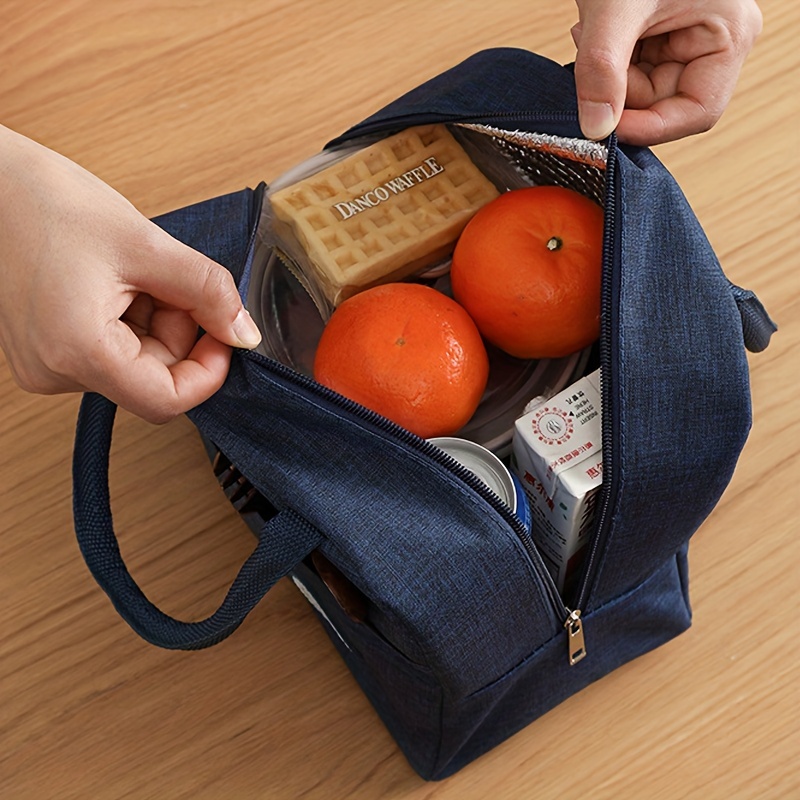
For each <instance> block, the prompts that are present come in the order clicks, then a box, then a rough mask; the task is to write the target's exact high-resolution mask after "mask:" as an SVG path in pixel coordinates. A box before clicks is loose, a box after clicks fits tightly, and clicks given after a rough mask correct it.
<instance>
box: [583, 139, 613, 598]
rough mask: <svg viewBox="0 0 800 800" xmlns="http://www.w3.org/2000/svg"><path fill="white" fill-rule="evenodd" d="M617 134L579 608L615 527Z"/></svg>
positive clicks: (609, 186) (609, 174)
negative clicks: (596, 436)
mask: <svg viewBox="0 0 800 800" xmlns="http://www.w3.org/2000/svg"><path fill="white" fill-rule="evenodd" d="M616 170H617V137H616V134H613V133H612V134H611V137H610V139H609V142H608V161H607V162H606V196H605V211H606V213H605V224H604V228H603V282H602V288H601V299H600V309H601V312H600V314H601V319H600V342H599V349H600V407H601V418H602V420H603V425H602V433H601V439H602V446H603V484H602V487H601V489H600V492H601V496H600V507H599V511H598V514H597V519H596V520H595V524H594V532H593V535H592V539H591V545H590V549H589V552H588V553H587V555H586V560H585V562H584V565H583V574H582V576H581V581H580V584H579V588H578V593H577V595H576V598H575V605H576V607H577V608H585V607H586V603H587V601H588V599H589V592H590V590H591V587H592V584H593V582H594V578H595V574H596V572H597V566H598V556H599V555H600V553H601V551H602V549H603V548H604V547H605V543H606V539H607V538H608V533H609V529H610V527H611V507H612V501H613V499H614V497H615V496H616V492H617V475H616V464H615V461H614V453H615V452H616V436H615V431H618V430H619V421H618V420H617V419H616V418H615V417H614V416H613V415H614V414H615V413H616V407H615V405H614V403H613V390H614V387H615V386H617V385H618V383H617V360H616V358H615V357H614V351H613V347H612V330H613V328H614V327H616V325H617V319H618V316H619V270H617V269H615V268H614V257H615V254H616V253H619V252H621V248H620V242H619V236H620V231H619V229H618V226H617V224H616V220H617V216H618V214H619V212H620V211H621V209H620V208H619V200H620V194H619V192H618V191H617V181H616Z"/></svg>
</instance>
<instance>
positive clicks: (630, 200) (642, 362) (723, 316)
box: [590, 150, 751, 608]
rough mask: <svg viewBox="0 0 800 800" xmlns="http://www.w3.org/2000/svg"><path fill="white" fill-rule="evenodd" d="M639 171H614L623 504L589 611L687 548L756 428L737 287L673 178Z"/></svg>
mask: <svg viewBox="0 0 800 800" xmlns="http://www.w3.org/2000/svg"><path fill="white" fill-rule="evenodd" d="M632 159H633V160H632ZM632 159H629V158H626V157H624V155H622V154H621V155H620V158H619V159H618V164H619V169H620V172H619V186H618V193H620V195H619V196H620V199H621V209H620V211H621V213H620V215H619V219H618V224H621V263H620V264H619V316H618V327H617V329H616V330H614V331H612V336H613V340H614V342H615V345H616V347H615V348H614V359H615V362H614V369H613V378H612V384H613V385H612V387H611V391H612V392H613V407H614V415H613V416H614V420H613V424H614V426H615V428H616V429H615V430H614V433H613V438H614V443H615V448H614V452H613V454H612V455H613V459H614V461H615V463H616V467H617V477H618V483H617V486H618V492H617V495H616V503H615V507H614V509H613V518H612V525H611V528H610V533H609V535H608V537H607V539H606V545H605V549H604V553H603V554H602V560H601V561H600V562H599V565H598V571H597V573H596V575H595V582H594V587H593V592H592V595H591V599H590V608H593V607H596V606H598V605H600V604H602V603H604V602H607V600H608V599H609V598H611V597H614V596H616V595H618V594H619V593H620V592H622V591H625V590H626V589H627V588H628V587H630V586H633V585H636V584H637V583H639V582H641V581H642V580H643V579H644V578H645V577H646V576H647V575H648V574H649V573H650V572H651V571H652V570H653V568H654V567H655V565H657V564H659V563H661V562H663V560H664V559H665V558H666V557H667V556H668V554H669V553H674V552H675V551H676V550H677V549H678V548H679V547H681V545H682V544H683V543H685V542H686V541H687V540H688V538H689V537H690V536H691V535H692V533H694V531H695V530H696V529H697V528H698V527H699V525H700V524H701V523H702V522H703V520H704V519H705V518H706V517H707V515H708V514H709V513H710V512H711V510H712V509H713V507H714V506H715V505H716V503H717V501H718V500H719V497H720V495H721V494H722V492H723V490H724V489H725V487H726V486H727V485H728V482H729V481H730V478H731V475H732V473H733V469H734V467H735V465H736V461H737V459H738V457H739V453H740V452H741V449H742V447H743V446H744V443H745V440H746V438H747V434H748V431H749V429H750V422H751V412H750V391H749V373H748V366H747V359H746V356H745V350H744V344H743V336H742V325H741V318H740V316H739V313H738V310H737V308H736V303H735V300H734V298H733V297H732V294H731V292H730V288H729V287H730V284H729V283H728V281H727V279H726V278H725V276H724V274H723V272H722V270H721V268H720V266H719V263H718V261H717V259H716V256H715V255H714V252H713V250H712V249H711V246H710V244H709V242H708V240H707V239H706V237H705V234H704V233H703V231H702V229H701V227H700V224H699V222H698V221H697V219H696V217H695V215H694V213H693V212H692V210H691V208H690V207H689V204H688V202H687V201H686V199H685V198H684V196H683V194H682V193H681V191H680V189H679V188H678V186H677V185H676V184H675V182H674V180H673V179H672V177H671V176H670V175H669V173H668V172H667V171H666V170H665V169H664V168H663V167H662V166H661V164H660V163H659V162H658V161H657V159H656V158H655V156H653V155H652V153H650V152H649V151H645V150H636V151H633V152H632Z"/></svg>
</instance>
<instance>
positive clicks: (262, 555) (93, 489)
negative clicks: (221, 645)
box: [73, 394, 323, 650]
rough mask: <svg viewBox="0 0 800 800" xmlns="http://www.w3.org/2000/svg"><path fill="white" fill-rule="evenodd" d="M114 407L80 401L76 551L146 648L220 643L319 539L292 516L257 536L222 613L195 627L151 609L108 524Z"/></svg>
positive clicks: (284, 515) (94, 398) (88, 398)
mask: <svg viewBox="0 0 800 800" xmlns="http://www.w3.org/2000/svg"><path fill="white" fill-rule="evenodd" d="M116 410H117V407H116V405H115V404H114V403H112V402H111V401H110V400H107V399H106V398H105V397H102V396H101V395H98V394H86V395H84V398H83V401H82V403H81V408H80V413H79V415H78V427H77V432H76V440H75V451H74V457H73V511H74V518H75V531H76V534H77V538H78V544H79V546H80V549H81V553H82V554H83V557H84V560H85V561H86V564H87V566H88V567H89V570H90V571H91V573H92V575H93V576H94V578H95V580H96V581H97V582H98V583H99V584H100V587H101V588H102V589H103V590H104V591H105V592H106V594H107V595H108V596H109V597H110V598H111V601H112V603H113V604H114V606H115V607H116V609H117V611H118V612H119V614H120V616H122V618H123V619H124V620H125V621H126V622H127V623H128V624H129V625H130V626H131V627H132V628H133V629H134V630H135V631H136V633H138V634H139V635H140V636H141V637H143V638H144V639H146V640H147V641H148V642H150V643H151V644H155V645H158V646H159V647H164V648H167V649H171V650H199V649H201V648H203V647H209V646H210V645H213V644H217V643H218V642H221V641H222V640H223V639H225V638H226V637H228V636H230V634H231V633H233V632H234V631H235V630H236V628H238V627H239V625H241V623H242V622H243V621H244V618H245V617H246V616H247V615H248V614H249V613H250V611H252V610H253V608H254V607H255V606H256V604H257V603H258V601H259V600H261V598H262V597H263V596H264V595H265V594H266V593H267V592H268V591H269V589H270V588H272V586H273V585H274V584H275V583H277V581H278V580H279V579H280V578H282V577H283V576H284V575H286V574H287V573H288V572H289V571H290V570H291V569H292V568H293V567H294V566H296V565H297V564H298V563H299V562H300V561H301V560H302V559H303V558H305V557H306V556H307V555H308V554H309V553H310V552H311V551H312V550H314V549H315V548H316V547H317V546H318V545H319V544H320V543H321V541H322V539H323V537H322V534H321V533H320V532H319V531H318V530H317V529H316V528H314V527H313V526H312V525H310V524H309V523H308V522H307V521H306V520H305V519H303V518H302V517H301V516H299V515H298V514H296V513H295V512H294V511H292V510H290V509H286V510H283V511H280V512H279V513H278V514H277V515H276V516H274V517H272V518H271V519H270V520H268V521H267V522H266V523H265V525H264V527H263V528H262V530H261V532H260V535H259V540H258V544H257V545H256V548H255V550H254V551H253V552H252V554H251V555H250V556H249V557H248V559H247V560H246V561H245V563H244V564H243V565H242V568H241V570H240V571H239V574H238V575H237V576H236V578H235V579H234V581H233V583H232V585H231V587H230V589H229V590H228V593H227V595H226V597H225V599H224V600H223V601H222V604H221V605H220V607H219V608H218V609H217V611H215V612H214V613H213V614H212V615H211V616H210V617H208V618H207V619H204V620H202V621H200V622H182V621H180V620H177V619H175V618H173V617H170V616H168V615H167V614H165V613H163V612H162V611H161V610H159V609H158V608H157V607H156V606H154V605H153V604H152V603H151V602H150V601H149V600H148V599H147V597H146V596H145V595H144V593H143V592H142V590H141V589H140V588H139V586H138V585H137V583H136V581H135V580H134V579H133V578H132V577H131V574H130V573H129V572H128V568H127V567H126V566H125V562H124V561H123V559H122V555H121V553H120V550H119V544H118V541H117V537H116V535H115V533H114V526H113V520H112V517H111V504H110V498H109V489H108V464H109V456H110V452H111V433H112V429H113V427H114V417H115V414H116Z"/></svg>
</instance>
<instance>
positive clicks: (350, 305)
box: [314, 283, 489, 438]
mask: <svg viewBox="0 0 800 800" xmlns="http://www.w3.org/2000/svg"><path fill="white" fill-rule="evenodd" d="M488 376H489V359H488V356H487V355H486V348H485V347H484V346H483V340H482V339H481V335H480V333H479V332H478V329H477V328H476V327H475V323H474V322H473V321H472V320H471V319H470V317H469V315H468V314H467V312H466V311H464V309H463V308H461V306H460V305H458V303H456V302H455V301H454V300H452V299H450V298H449V297H447V296H446V295H443V294H441V293H440V292H437V291H436V290H435V289H431V288H430V287H428V286H421V285H419V284H413V283H388V284H385V285H383V286H376V287H374V288H372V289H367V290H366V291H364V292H361V293H359V294H357V295H354V296H353V297H350V298H349V299H347V300H345V301H344V302H343V303H341V305H339V306H338V307H337V308H336V310H335V311H334V312H333V314H332V315H331V318H330V320H329V321H328V324H327V325H326V326H325V329H324V330H323V332H322V337H321V338H320V342H319V346H318V347H317V352H316V355H315V357H314V378H315V379H316V380H317V381H319V383H321V384H323V385H324V386H327V387H328V388H330V389H333V390H334V391H336V392H339V393H340V394H343V395H344V396H345V397H349V398H350V399H351V400H355V401H356V402H357V403H361V405H363V406H366V407H367V408H370V409H372V410H373V411H377V412H378V413H379V414H382V415H383V416H385V417H388V418H389V419H390V420H392V421H393V422H396V423H397V424H398V425H402V426H403V427H405V428H407V429H408V430H410V431H413V432H414V433H416V434H417V435H418V436H422V437H425V438H428V437H431V436H447V435H449V434H451V433H455V432H456V431H457V430H458V429H459V428H461V427H462V426H463V425H465V424H466V422H467V421H468V420H469V418H470V417H471V416H472V415H473V413H474V412H475V409H476V408H477V407H478V404H479V403H480V400H481V396H482V394H483V391H484V389H485V387H486V381H487V379H488Z"/></svg>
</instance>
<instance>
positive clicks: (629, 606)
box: [430, 551, 691, 780]
mask: <svg viewBox="0 0 800 800" xmlns="http://www.w3.org/2000/svg"><path fill="white" fill-rule="evenodd" d="M685 556H686V554H685V551H682V552H680V553H678V554H677V555H676V556H672V557H670V558H669V559H667V561H666V563H664V564H663V565H662V566H661V567H660V568H659V569H657V570H656V571H655V573H653V574H652V575H651V576H650V577H649V578H648V579H647V580H646V581H645V582H644V583H642V584H641V585H639V586H637V587H636V588H635V589H633V590H632V591H631V592H629V593H627V594H626V595H624V596H622V597H619V598H617V599H615V600H613V601H612V602H610V603H608V604H607V605H605V606H602V607H600V608H598V609H596V610H595V611H594V612H592V613H590V614H587V615H586V618H585V626H584V631H585V636H586V649H587V653H588V655H587V657H586V658H585V659H583V660H582V661H580V662H579V663H578V664H576V665H574V666H570V665H569V664H568V662H567V660H566V658H565V643H564V639H563V637H556V638H555V639H553V640H551V641H550V642H548V643H547V644H545V645H544V647H542V648H541V649H540V650H539V651H538V652H536V653H535V654H534V655H533V656H532V657H531V658H530V659H528V660H526V661H525V662H524V663H523V664H521V665H520V666H519V667H517V668H516V669H514V670H513V671H512V672H510V673H509V674H507V675H505V676H503V677H502V678H501V679H500V680H498V681H497V682H496V683H494V684H492V685H491V686H487V687H486V688H484V689H482V690H481V691H479V692H476V693H475V694H474V695H472V696H470V697H467V698H465V699H462V700H460V701H457V702H449V701H448V698H444V707H443V717H442V719H443V722H442V745H441V750H440V753H439V758H438V762H437V765H436V768H435V772H434V773H433V775H431V776H430V777H432V778H434V779H437V780H438V779H440V778H446V777H448V776H449V775H452V774H453V773H454V772H457V771H458V770H459V769H461V768H463V767H464V766H466V765H467V764H469V763H470V762H471V761H473V760H474V759H476V758H478V757H479V756H481V755H483V754H484V753H486V752H488V751H489V750H491V749H492V748H493V747H496V746H497V745H498V744H500V742H502V741H504V740H505V739H507V738H509V737H510V736H512V735H513V734H515V733H517V732H518V731H520V730H522V729H523V728H524V727H525V726H527V725H528V724H530V723H531V722H532V721H533V720H535V719H536V718H538V717H540V716H542V715H543V714H545V713H546V712H547V711H549V710H551V709H552V708H555V707H556V706H557V705H559V704H560V703H562V702H563V701H564V700H566V699H567V698H568V697H570V696H571V695H574V694H576V693H577V692H579V691H580V690H581V689H583V688H585V687H586V686H588V685H589V684H590V683H593V682H594V681H596V680H598V679H600V678H602V677H603V676H604V675H607V674H608V673H610V672H612V671H613V670H615V669H616V668H617V667H619V666H621V665H622V664H625V663H626V662H628V661H631V660H633V659H634V658H637V657H638V656H640V655H643V654H644V653H646V652H648V651H650V650H653V649H655V648H656V647H659V646H660V645H662V644H664V643H665V642H667V641H669V640H670V639H672V638H674V637H675V636H677V635H678V634H680V633H682V632H683V631H685V630H686V629H687V628H688V627H689V626H690V625H691V611H690V609H689V606H688V603H687V601H686V597H685V594H684V591H683V589H684V583H683V576H684V572H683V570H684V568H685ZM574 702H576V703H580V702H582V701H581V699H580V698H578V699H576V700H575V701H574Z"/></svg>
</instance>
